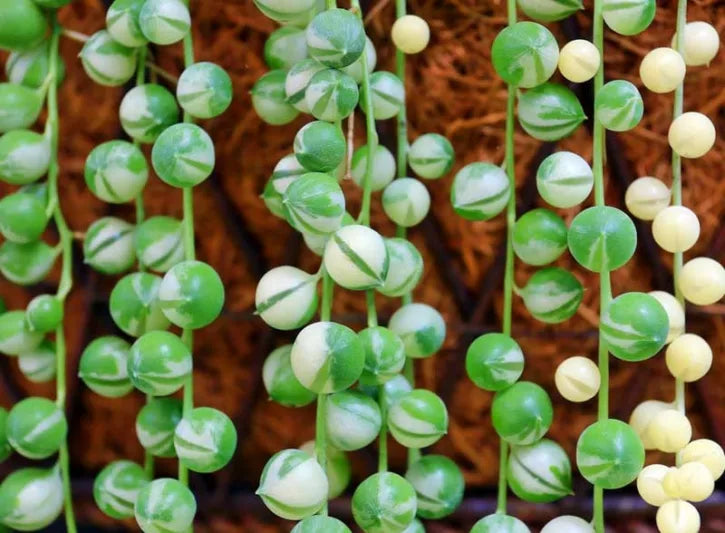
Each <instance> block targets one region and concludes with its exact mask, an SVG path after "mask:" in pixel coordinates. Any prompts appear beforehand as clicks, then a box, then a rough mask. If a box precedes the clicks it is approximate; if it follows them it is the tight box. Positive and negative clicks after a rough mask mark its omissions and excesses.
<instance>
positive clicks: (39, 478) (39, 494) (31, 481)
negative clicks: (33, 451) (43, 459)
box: [0, 466, 63, 531]
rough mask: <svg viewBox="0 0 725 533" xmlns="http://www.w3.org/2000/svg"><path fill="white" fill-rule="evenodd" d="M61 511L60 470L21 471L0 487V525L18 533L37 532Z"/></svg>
mask: <svg viewBox="0 0 725 533" xmlns="http://www.w3.org/2000/svg"><path fill="white" fill-rule="evenodd" d="M62 510H63V482H62V480H61V477H60V469H59V468H58V467H57V466H55V467H53V468H49V469H47V470H46V469H44V468H22V469H20V470H16V471H15V472H13V473H12V474H10V475H8V476H7V477H6V478H5V479H4V480H3V482H2V484H0V522H1V523H2V524H4V525H6V526H8V527H11V528H13V529H16V530H18V531H40V530H42V529H45V528H46V527H48V526H49V525H50V524H51V523H53V522H54V521H55V520H56V518H58V517H59V516H60V513H61V512H62Z"/></svg>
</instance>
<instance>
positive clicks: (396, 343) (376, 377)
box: [358, 326, 405, 385]
mask: <svg viewBox="0 0 725 533" xmlns="http://www.w3.org/2000/svg"><path fill="white" fill-rule="evenodd" d="M358 337H359V338H360V342H361V343H362V345H363V349H364V350H365V370H364V371H363V374H362V376H360V382H361V383H365V384H368V385H377V384H381V383H385V382H386V381H388V380H390V379H392V378H393V377H395V376H397V375H398V373H399V372H400V371H401V370H402V369H403V366H404V365H405V345H404V344H403V341H402V339H401V338H400V337H399V336H398V335H397V334H396V333H393V332H392V331H390V330H389V329H388V328H384V327H382V326H373V327H369V328H366V329H364V330H362V331H361V332H360V333H358Z"/></svg>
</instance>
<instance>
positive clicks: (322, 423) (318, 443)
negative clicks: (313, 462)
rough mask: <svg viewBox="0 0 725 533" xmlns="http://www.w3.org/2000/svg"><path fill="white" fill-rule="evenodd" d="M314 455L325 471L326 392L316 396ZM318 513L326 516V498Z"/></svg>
mask: <svg viewBox="0 0 725 533" xmlns="http://www.w3.org/2000/svg"><path fill="white" fill-rule="evenodd" d="M315 456H316V457H317V462H318V463H320V466H321V467H322V469H323V470H325V471H327V394H325V393H321V394H318V396H317V419H316V420H315ZM319 514H321V515H322V516H327V500H325V505H323V506H322V508H321V509H320V512H319Z"/></svg>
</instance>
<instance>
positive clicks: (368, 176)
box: [352, 0, 378, 226]
mask: <svg viewBox="0 0 725 533" xmlns="http://www.w3.org/2000/svg"><path fill="white" fill-rule="evenodd" d="M352 8H353V11H355V12H356V13H357V16H358V17H359V18H360V21H362V10H361V9H360V1H359V0H352ZM360 62H361V67H362V90H361V93H362V94H363V97H364V98H365V104H364V105H365V109H367V110H368V112H367V113H365V134H366V137H367V148H368V158H367V161H366V163H365V176H364V178H363V198H362V206H361V207H360V215H359V216H358V222H359V223H360V224H362V225H364V226H369V225H370V201H371V198H372V179H373V170H374V168H373V163H374V160H373V159H374V158H373V154H375V152H376V151H377V149H378V132H377V131H376V130H375V117H374V116H373V96H372V94H371V91H370V73H369V72H368V59H367V54H365V53H364V52H363V54H362V55H361V56H360Z"/></svg>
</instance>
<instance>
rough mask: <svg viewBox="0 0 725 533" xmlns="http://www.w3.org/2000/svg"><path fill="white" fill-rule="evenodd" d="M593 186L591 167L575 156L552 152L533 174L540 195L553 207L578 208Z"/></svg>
mask: <svg viewBox="0 0 725 533" xmlns="http://www.w3.org/2000/svg"><path fill="white" fill-rule="evenodd" d="M593 186H594V174H593V173H592V167H590V166H589V163H587V162H586V161H585V160H584V159H583V158H582V157H581V156H579V155H577V154H575V153H574V152H565V151H562V152H554V153H553V154H551V155H550V156H548V157H547V158H546V159H544V160H543V161H542V162H541V164H540V165H539V168H538V170H537V171H536V187H537V189H538V190H539V194H540V195H541V197H542V198H543V199H544V200H546V202H547V203H548V204H550V205H553V206H554V207H563V208H567V207H574V206H575V205H579V204H580V203H581V202H583V201H584V200H586V198H587V197H588V196H589V194H590V193H591V192H592V187H593Z"/></svg>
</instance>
